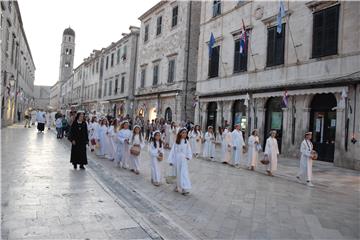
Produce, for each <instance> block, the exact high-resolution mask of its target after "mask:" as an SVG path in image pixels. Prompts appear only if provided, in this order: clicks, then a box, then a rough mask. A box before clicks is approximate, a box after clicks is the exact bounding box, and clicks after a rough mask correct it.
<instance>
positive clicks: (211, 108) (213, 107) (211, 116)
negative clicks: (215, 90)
mask: <svg viewBox="0 0 360 240" xmlns="http://www.w3.org/2000/svg"><path fill="white" fill-rule="evenodd" d="M207 110H208V115H207V123H206V128H205V129H207V127H208V126H212V127H213V128H214V130H215V129H216V111H217V103H216V102H210V103H209V105H208V108H207Z"/></svg>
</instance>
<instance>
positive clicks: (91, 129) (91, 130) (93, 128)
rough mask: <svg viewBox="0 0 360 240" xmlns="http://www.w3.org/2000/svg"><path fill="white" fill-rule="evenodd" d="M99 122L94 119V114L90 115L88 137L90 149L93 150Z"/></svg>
mask: <svg viewBox="0 0 360 240" xmlns="http://www.w3.org/2000/svg"><path fill="white" fill-rule="evenodd" d="M98 127H99V124H98V123H97V121H96V116H94V115H93V116H92V118H91V121H90V124H89V138H90V151H91V152H94V151H95V147H96V139H97V135H96V134H97V131H98Z"/></svg>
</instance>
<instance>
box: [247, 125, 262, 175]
mask: <svg viewBox="0 0 360 240" xmlns="http://www.w3.org/2000/svg"><path fill="white" fill-rule="evenodd" d="M260 149H261V145H260V140H259V131H258V130H257V129H254V130H253V131H252V133H251V136H250V137H249V139H248V167H249V169H250V170H251V171H254V170H255V167H256V165H257V162H258V159H259V150H260Z"/></svg>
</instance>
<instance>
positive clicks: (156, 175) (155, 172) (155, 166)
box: [149, 142, 164, 183]
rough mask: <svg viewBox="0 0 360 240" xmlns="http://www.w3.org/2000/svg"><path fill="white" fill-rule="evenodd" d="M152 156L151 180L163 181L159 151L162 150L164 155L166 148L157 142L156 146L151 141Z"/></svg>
mask: <svg viewBox="0 0 360 240" xmlns="http://www.w3.org/2000/svg"><path fill="white" fill-rule="evenodd" d="M149 152H150V156H151V180H152V181H153V182H154V183H160V182H161V173H160V167H159V164H160V162H159V161H158V159H157V157H158V156H159V152H161V153H162V154H163V156H164V148H163V147H160V143H159V142H156V147H155V146H154V143H153V142H151V143H150V150H149Z"/></svg>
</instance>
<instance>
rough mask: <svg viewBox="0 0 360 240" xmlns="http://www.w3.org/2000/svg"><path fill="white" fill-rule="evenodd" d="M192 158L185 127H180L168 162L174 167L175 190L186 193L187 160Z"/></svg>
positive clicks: (188, 180) (188, 182) (187, 188)
mask: <svg viewBox="0 0 360 240" xmlns="http://www.w3.org/2000/svg"><path fill="white" fill-rule="evenodd" d="M191 159H192V152H191V148H190V143H189V141H188V140H187V129H186V128H181V129H179V132H178V134H177V136H176V140H175V143H174V145H173V146H172V148H171V150H170V153H169V156H168V162H169V164H170V165H172V166H175V169H176V187H175V191H177V192H181V193H182V194H183V195H187V194H189V192H190V189H191V182H190V178H189V169H188V162H187V161H189V160H191Z"/></svg>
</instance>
